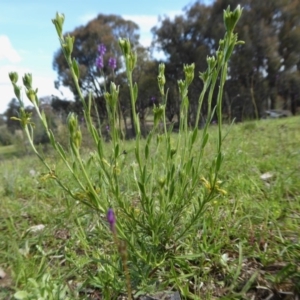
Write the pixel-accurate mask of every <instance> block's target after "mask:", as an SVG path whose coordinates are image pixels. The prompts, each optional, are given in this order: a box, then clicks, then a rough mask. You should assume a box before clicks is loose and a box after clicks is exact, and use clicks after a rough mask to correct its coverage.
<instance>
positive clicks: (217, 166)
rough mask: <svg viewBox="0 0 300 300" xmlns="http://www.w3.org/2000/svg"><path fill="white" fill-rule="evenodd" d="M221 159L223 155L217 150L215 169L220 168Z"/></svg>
mask: <svg viewBox="0 0 300 300" xmlns="http://www.w3.org/2000/svg"><path fill="white" fill-rule="evenodd" d="M222 161H223V155H222V153H221V152H219V153H218V156H217V161H216V170H217V171H219V170H220V168H221V164H222Z"/></svg>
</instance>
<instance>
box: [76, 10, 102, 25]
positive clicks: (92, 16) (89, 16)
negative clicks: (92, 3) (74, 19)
mask: <svg viewBox="0 0 300 300" xmlns="http://www.w3.org/2000/svg"><path fill="white" fill-rule="evenodd" d="M97 15H98V14H97V13H88V14H85V15H82V16H80V17H79V21H80V22H81V23H83V24H86V23H88V22H89V21H92V20H93V19H95V18H96V17H97Z"/></svg>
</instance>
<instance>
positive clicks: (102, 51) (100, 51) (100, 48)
mask: <svg viewBox="0 0 300 300" xmlns="http://www.w3.org/2000/svg"><path fill="white" fill-rule="evenodd" d="M97 50H98V54H99V56H103V55H104V54H105V53H106V47H105V45H104V44H100V45H98V47H97Z"/></svg>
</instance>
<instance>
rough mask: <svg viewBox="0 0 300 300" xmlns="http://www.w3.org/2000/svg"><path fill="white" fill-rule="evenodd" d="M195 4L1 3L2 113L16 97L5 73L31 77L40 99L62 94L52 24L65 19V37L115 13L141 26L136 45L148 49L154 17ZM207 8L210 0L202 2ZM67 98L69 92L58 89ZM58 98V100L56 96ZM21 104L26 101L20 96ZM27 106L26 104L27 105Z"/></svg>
mask: <svg viewBox="0 0 300 300" xmlns="http://www.w3.org/2000/svg"><path fill="white" fill-rule="evenodd" d="M194 2H195V1H190V0H151V1H148V0H127V1H124V0H107V1H104V0H99V1H96V0H82V1H78V0H1V2H0V113H2V112H4V111H5V110H6V108H7V104H8V102H9V101H10V100H11V99H12V98H13V97H14V94H13V91H12V87H11V84H10V81H9V79H8V72H11V71H17V72H19V76H20V77H21V76H23V74H24V73H25V72H29V73H32V74H33V85H34V88H36V87H37V88H38V89H39V93H38V95H39V97H44V96H49V95H52V94H53V95H60V94H59V92H58V91H57V90H55V88H54V80H55V79H56V73H55V71H54V70H53V69H52V61H53V56H54V53H55V52H56V51H57V50H58V49H59V42H58V39H57V36H56V32H55V29H54V26H53V24H52V22H51V19H53V18H54V17H55V14H56V12H59V13H64V14H65V17H66V19H65V25H64V32H66V31H72V30H73V29H74V28H75V27H77V26H80V25H84V24H86V23H87V22H88V21H90V20H92V19H93V18H95V17H96V16H97V14H99V13H102V14H117V15H121V16H122V17H124V18H125V19H130V20H132V21H134V22H135V23H137V24H138V25H139V26H140V36H141V37H140V42H141V43H142V44H143V45H144V46H149V44H150V42H151V38H152V35H151V32H150V29H151V28H152V27H153V26H155V25H156V24H157V20H158V16H164V15H168V16H170V17H174V16H175V15H178V14H181V13H182V9H183V8H184V7H185V6H186V5H189V4H192V3H194ZM202 2H203V3H210V2H211V0H202ZM62 92H63V93H64V95H65V96H66V97H69V96H70V93H69V91H68V90H67V89H64V90H62ZM60 96H61V95H60ZM24 99H25V97H24ZM26 103H28V102H26Z"/></svg>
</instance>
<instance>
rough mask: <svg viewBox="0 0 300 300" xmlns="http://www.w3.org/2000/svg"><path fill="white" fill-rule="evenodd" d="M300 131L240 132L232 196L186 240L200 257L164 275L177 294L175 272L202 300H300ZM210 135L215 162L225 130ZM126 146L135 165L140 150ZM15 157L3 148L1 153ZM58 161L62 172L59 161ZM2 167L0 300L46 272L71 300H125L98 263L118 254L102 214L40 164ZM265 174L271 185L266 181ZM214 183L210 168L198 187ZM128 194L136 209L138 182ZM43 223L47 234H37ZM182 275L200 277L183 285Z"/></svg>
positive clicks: (228, 181)
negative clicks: (104, 231)
mask: <svg viewBox="0 0 300 300" xmlns="http://www.w3.org/2000/svg"><path fill="white" fill-rule="evenodd" d="M299 125H300V118H299V117H292V118H288V119H282V120H275V121H274V120H266V121H259V122H254V121H253V122H246V123H242V124H237V125H234V126H233V127H232V128H231V130H230V132H229V134H228V136H227V137H226V139H225V142H224V154H225V159H224V164H223V167H222V169H221V172H220V176H219V177H220V180H221V181H222V184H221V187H222V189H224V190H225V191H226V192H227V194H226V195H224V196H222V197H219V198H217V199H216V200H215V201H214V202H212V203H211V204H209V206H208V209H207V211H206V215H205V220H204V221H202V222H201V226H199V232H198V236H196V237H190V239H189V240H188V241H186V243H187V245H186V249H190V253H193V254H197V255H194V256H189V255H188V254H186V253H185V254H184V255H186V261H185V263H182V261H180V262H179V261H178V264H176V262H175V263H174V265H170V266H169V267H166V268H162V269H160V270H159V272H160V276H161V278H162V280H164V281H165V282H167V285H168V288H169V289H172V284H171V282H172V280H173V278H174V276H173V275H174V273H176V276H177V280H178V281H179V282H181V288H182V291H184V290H188V291H189V294H190V297H192V295H194V297H195V299H264V298H267V297H268V296H269V295H271V294H272V293H273V294H276V295H277V296H278V297H280V296H281V297H282V299H283V296H284V294H283V293H284V292H285V293H294V294H297V293H298V294H299V293H300V284H299V282H300V241H299V225H300V201H299V200H300V180H299V178H300V165H299V161H300V144H299V141H300V131H299ZM224 129H225V131H226V130H227V129H228V130H229V127H226V126H225V128H224ZM210 132H211V134H212V138H211V140H210V142H209V145H208V147H207V148H205V156H206V157H207V162H208V163H209V162H210V161H211V157H212V155H213V150H212V149H215V145H214V142H215V141H216V136H215V133H216V132H217V130H216V128H215V127H214V126H212V127H211V128H210ZM176 138H177V136H176V134H174V135H173V139H174V140H176ZM109 147H110V145H109V144H107V149H106V150H107V151H109ZM124 147H125V148H126V149H127V150H129V151H128V152H129V154H128V156H127V159H128V163H130V158H131V155H133V154H132V152H131V150H132V149H133V147H134V143H133V142H126V143H125V144H124ZM10 149H11V150H10V151H13V150H12V149H13V148H12V147H11V148H10ZM6 151H8V153H9V152H10V151H9V149H8V148H7V147H5V149H4V148H3V147H2V148H0V154H3V153H5V152H6ZM195 155H197V151H195ZM49 161H50V162H51V164H55V165H60V161H59V160H57V159H56V158H55V156H52V158H51V159H49ZM204 166H205V163H204ZM60 167H61V168H62V166H60ZM0 168H1V171H0V195H1V197H0V201H1V204H0V268H1V269H3V270H4V271H5V272H6V273H7V276H6V281H3V280H2V281H1V279H0V298H1V299H12V298H11V297H12V295H13V294H14V293H15V291H16V290H17V289H22V288H23V287H24V286H26V284H28V279H29V278H34V279H35V280H36V281H37V282H41V281H42V277H43V275H44V274H45V273H47V274H50V275H51V277H52V278H54V279H55V280H56V279H57V281H58V282H62V283H67V284H68V286H69V288H70V290H72V291H73V293H74V294H72V295H71V299H96V296H97V295H100V294H101V295H110V296H109V297H111V299H113V297H116V296H117V292H118V291H117V290H116V291H110V290H109V291H108V290H105V286H103V281H100V280H99V278H100V277H101V276H102V275H101V272H104V270H105V272H106V273H109V268H110V266H109V265H108V264H104V263H100V264H99V262H101V261H102V262H103V261H105V259H108V260H109V255H113V254H111V250H110V249H111V241H110V240H103V239H102V238H101V237H99V236H97V234H96V232H97V231H95V230H94V229H95V227H97V220H98V219H99V218H101V217H102V216H99V215H97V214H96V213H91V212H90V210H89V209H88V208H86V207H82V206H81V205H79V204H78V203H75V202H74V200H72V199H70V198H69V197H68V196H67V195H65V193H64V192H63V191H62V190H61V189H60V188H59V187H57V186H56V184H55V183H54V182H53V181H51V180H42V179H43V172H45V170H44V168H43V166H42V165H41V164H40V162H39V161H38V159H37V158H36V157H35V156H27V157H25V158H22V159H21V158H20V159H19V158H14V159H6V160H1V161H0ZM157 171H158V172H159V168H158V169H157ZM265 173H270V178H268V179H266V180H264V179H262V178H261V176H262V175H263V174H265ZM206 175H207V170H206V169H205V168H204V169H203V174H199V179H200V177H201V176H204V177H205V176H206ZM121 176H122V175H121ZM124 176H126V174H124ZM158 176H159V174H158ZM133 185H134V183H132V186H133ZM126 196H127V197H131V198H132V201H133V202H134V201H135V197H136V195H135V194H134V193H133V191H131V186H130V184H129V185H128V186H127V187H126ZM183 217H184V216H183ZM39 224H43V225H45V228H44V230H42V231H40V232H37V233H33V232H29V231H28V229H29V228H31V226H34V225H39ZM179 263H180V264H179ZM181 270H184V272H182V274H183V273H184V274H192V275H191V276H190V277H186V278H185V277H184V276H183V275H182V277H181V275H180V274H181ZM107 280H112V281H116V283H115V286H116V289H117V281H118V279H116V278H109V276H107ZM100 282H101V284H102V285H101V284H100ZM162 285H163V283H162ZM143 289H145V287H143ZM149 289H150V288H149ZM93 295H94V296H93ZM93 297H94V298H93ZM106 297H108V296H106ZM252 297H256V298H252ZM107 299H109V298H107ZM278 299H280V298H278Z"/></svg>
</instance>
